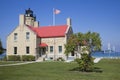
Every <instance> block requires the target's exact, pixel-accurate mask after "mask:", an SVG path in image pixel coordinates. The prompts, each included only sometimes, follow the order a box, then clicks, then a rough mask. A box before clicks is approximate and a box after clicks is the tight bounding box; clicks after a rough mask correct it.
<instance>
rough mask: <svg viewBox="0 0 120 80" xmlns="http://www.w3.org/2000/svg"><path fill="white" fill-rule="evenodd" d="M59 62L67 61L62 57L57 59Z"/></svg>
mask: <svg viewBox="0 0 120 80" xmlns="http://www.w3.org/2000/svg"><path fill="white" fill-rule="evenodd" d="M57 61H65V60H64V59H63V58H62V57H59V58H57Z"/></svg>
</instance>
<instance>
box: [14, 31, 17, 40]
mask: <svg viewBox="0 0 120 80" xmlns="http://www.w3.org/2000/svg"><path fill="white" fill-rule="evenodd" d="M14 40H15V41H16V40H17V33H14Z"/></svg>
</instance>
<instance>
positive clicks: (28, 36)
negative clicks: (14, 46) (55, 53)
mask: <svg viewBox="0 0 120 80" xmlns="http://www.w3.org/2000/svg"><path fill="white" fill-rule="evenodd" d="M29 38H30V32H26V39H27V40H28V39H29Z"/></svg>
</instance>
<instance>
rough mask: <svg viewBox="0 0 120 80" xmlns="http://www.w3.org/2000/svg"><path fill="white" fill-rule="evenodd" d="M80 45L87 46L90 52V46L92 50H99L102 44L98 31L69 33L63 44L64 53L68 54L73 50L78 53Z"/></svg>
mask: <svg viewBox="0 0 120 80" xmlns="http://www.w3.org/2000/svg"><path fill="white" fill-rule="evenodd" d="M90 39H91V43H90ZM81 46H88V48H89V52H91V48H92V51H100V50H101V46H102V44H101V38H100V35H99V33H97V32H90V31H89V32H87V33H85V34H83V33H77V34H73V35H71V36H70V38H69V39H68V42H67V44H66V45H65V54H66V55H67V56H68V55H69V54H70V53H74V51H77V52H79V53H80V52H81V51H79V50H81V49H78V47H79V48H81Z"/></svg>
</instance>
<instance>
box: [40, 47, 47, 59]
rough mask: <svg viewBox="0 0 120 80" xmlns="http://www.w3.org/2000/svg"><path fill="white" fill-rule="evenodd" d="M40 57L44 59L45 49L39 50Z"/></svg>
mask: <svg viewBox="0 0 120 80" xmlns="http://www.w3.org/2000/svg"><path fill="white" fill-rule="evenodd" d="M40 57H46V48H45V47H42V48H40Z"/></svg>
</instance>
